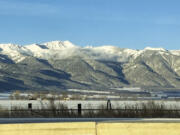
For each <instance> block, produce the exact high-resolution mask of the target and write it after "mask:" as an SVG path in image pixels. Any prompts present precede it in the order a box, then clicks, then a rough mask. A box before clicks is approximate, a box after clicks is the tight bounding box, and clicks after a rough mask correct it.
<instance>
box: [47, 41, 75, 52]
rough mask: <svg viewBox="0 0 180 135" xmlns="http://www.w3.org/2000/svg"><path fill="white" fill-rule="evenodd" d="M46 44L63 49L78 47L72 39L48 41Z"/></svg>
mask: <svg viewBox="0 0 180 135" xmlns="http://www.w3.org/2000/svg"><path fill="white" fill-rule="evenodd" d="M44 45H45V46H46V47H48V48H49V49H52V50H63V49H69V48H74V47H76V46H75V45H74V44H72V43H71V42H70V41H52V42H46V43H44Z"/></svg>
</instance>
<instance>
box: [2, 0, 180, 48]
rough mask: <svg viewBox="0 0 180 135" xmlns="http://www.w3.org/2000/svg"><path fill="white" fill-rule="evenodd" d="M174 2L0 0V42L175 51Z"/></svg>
mask: <svg viewBox="0 0 180 135" xmlns="http://www.w3.org/2000/svg"><path fill="white" fill-rule="evenodd" d="M179 6H180V0H0V43H16V44H22V45H23V44H31V43H41V42H46V41H52V40H70V41H71V42H73V43H74V44H77V45H80V46H86V45H93V46H99V45H116V46H119V47H121V48H132V49H143V48H144V47H146V46H151V47H163V48H166V49H180V8H179Z"/></svg>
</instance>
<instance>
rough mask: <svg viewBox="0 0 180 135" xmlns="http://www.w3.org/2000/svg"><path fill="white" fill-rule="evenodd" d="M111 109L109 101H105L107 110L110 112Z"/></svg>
mask: <svg viewBox="0 0 180 135" xmlns="http://www.w3.org/2000/svg"><path fill="white" fill-rule="evenodd" d="M111 109H112V107H111V101H110V99H108V101H107V110H111Z"/></svg>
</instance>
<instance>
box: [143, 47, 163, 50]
mask: <svg viewBox="0 0 180 135" xmlns="http://www.w3.org/2000/svg"><path fill="white" fill-rule="evenodd" d="M144 50H151V51H166V50H165V49H164V48H152V47H146V48H144Z"/></svg>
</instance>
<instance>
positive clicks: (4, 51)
mask: <svg viewBox="0 0 180 135" xmlns="http://www.w3.org/2000/svg"><path fill="white" fill-rule="evenodd" d="M0 73H1V74H0V85H2V86H3V87H2V90H12V89H22V90H28V89H32V90H40V89H41V90H44V89H45V90H49V89H54V90H58V89H61V90H62V89H66V88H97V89H102V88H108V87H121V86H140V87H141V86H143V87H144V86H148V87H156V86H157V87H180V50H166V49H163V48H151V47H146V48H145V49H143V50H133V49H127V48H119V47H116V46H111V45H105V46H99V47H92V46H86V47H80V46H77V45H74V44H73V43H71V42H69V41H52V42H47V43H42V44H31V45H24V46H21V45H15V44H0Z"/></svg>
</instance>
